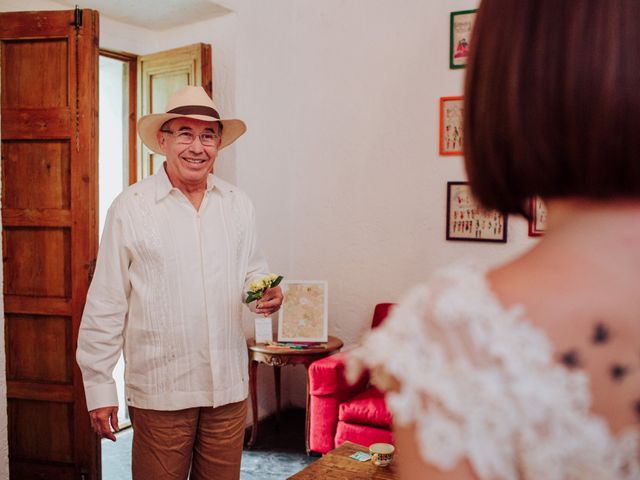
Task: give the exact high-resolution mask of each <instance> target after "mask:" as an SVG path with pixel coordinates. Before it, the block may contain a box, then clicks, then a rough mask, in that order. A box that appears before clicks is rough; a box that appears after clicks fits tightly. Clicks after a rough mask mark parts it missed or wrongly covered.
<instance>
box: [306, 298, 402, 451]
mask: <svg viewBox="0 0 640 480" xmlns="http://www.w3.org/2000/svg"><path fill="white" fill-rule="evenodd" d="M392 306H393V304H392V303H379V304H378V305H376V308H375V310H374V312H373V319H372V321H371V328H375V327H377V326H378V325H380V323H382V321H383V320H384V319H385V318H386V316H387V315H388V314H389V309H390V308H391V307H392ZM347 355H348V353H339V354H337V355H332V356H330V357H326V358H323V359H321V360H318V361H316V362H313V363H312V364H311V365H310V366H309V407H308V408H309V412H308V414H309V439H308V440H309V443H308V445H309V450H310V451H313V452H317V453H322V454H324V453H327V452H328V451H329V450H333V449H334V448H335V447H337V446H339V445H341V444H342V443H343V442H345V441H347V440H349V441H351V442H354V443H359V444H361V445H365V446H368V445H371V444H372V443H376V442H385V443H393V436H392V433H391V420H392V419H391V413H390V412H389V410H388V409H387V406H386V404H385V401H384V395H383V394H382V392H380V391H379V390H378V389H377V388H375V387H373V386H371V385H370V384H369V374H368V373H364V374H363V375H362V376H361V377H360V379H359V380H358V381H357V382H356V383H355V384H354V385H350V384H349V382H347V380H346V378H345V359H346V357H347Z"/></svg>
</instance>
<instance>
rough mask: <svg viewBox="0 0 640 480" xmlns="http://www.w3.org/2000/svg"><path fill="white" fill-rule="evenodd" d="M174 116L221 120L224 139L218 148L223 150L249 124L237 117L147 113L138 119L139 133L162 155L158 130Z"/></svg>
mask: <svg viewBox="0 0 640 480" xmlns="http://www.w3.org/2000/svg"><path fill="white" fill-rule="evenodd" d="M174 118H193V119H194V120H202V121H203V122H220V123H221V124H222V140H221V141H220V146H219V147H218V150H222V149H223V148H224V147H227V146H229V145H231V144H232V143H233V142H235V141H236V140H237V139H238V137H240V136H241V135H242V134H243V133H244V132H246V131H247V126H246V125H245V123H244V122H243V121H242V120H238V119H236V118H230V119H221V120H219V119H217V118H213V117H209V116H207V115H181V114H178V113H152V114H150V115H145V116H144V117H142V118H140V120H138V134H139V135H140V139H141V140H142V143H144V144H145V146H146V147H147V148H148V149H149V150H151V151H153V152H155V153H158V154H160V155H164V154H165V153H164V152H163V151H162V148H161V146H160V143H159V142H158V132H159V131H160V127H162V125H164V124H165V123H166V122H168V121H169V120H172V119H174Z"/></svg>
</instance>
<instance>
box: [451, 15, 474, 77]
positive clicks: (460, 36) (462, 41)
mask: <svg viewBox="0 0 640 480" xmlns="http://www.w3.org/2000/svg"><path fill="white" fill-rule="evenodd" d="M476 12H477V10H460V11H458V12H451V18H450V26H449V68H451V69H456V68H465V67H466V66H467V57H468V56H469V42H470V40H471V31H472V30H473V24H474V22H475V19H476Z"/></svg>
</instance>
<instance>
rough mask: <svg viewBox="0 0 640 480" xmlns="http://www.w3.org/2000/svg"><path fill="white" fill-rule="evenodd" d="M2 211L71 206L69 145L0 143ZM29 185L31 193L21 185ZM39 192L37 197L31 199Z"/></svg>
mask: <svg viewBox="0 0 640 480" xmlns="http://www.w3.org/2000/svg"><path fill="white" fill-rule="evenodd" d="M2 158H3V159H4V161H3V163H2V176H3V178H5V179H6V178H10V179H12V181H10V182H6V181H5V182H4V185H5V186H6V187H5V190H4V192H3V197H4V198H3V206H4V207H5V208H21V209H33V208H40V209H42V208H53V209H64V210H68V209H69V207H70V205H71V165H70V146H69V142H68V141H61V140H60V141H56V140H48V141H47V140H45V141H29V140H18V141H15V140H14V141H5V142H3V143H2ZM25 183H29V184H30V185H31V189H29V190H27V189H25V188H23V186H22V185H24V184H25ZM33 192H38V195H33Z"/></svg>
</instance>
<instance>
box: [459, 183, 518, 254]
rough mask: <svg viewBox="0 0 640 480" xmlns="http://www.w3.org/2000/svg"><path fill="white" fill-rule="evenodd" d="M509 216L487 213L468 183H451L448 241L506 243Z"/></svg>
mask: <svg viewBox="0 0 640 480" xmlns="http://www.w3.org/2000/svg"><path fill="white" fill-rule="evenodd" d="M507 220H508V217H507V216H506V215H503V214H502V213H500V212H498V211H495V210H484V209H483V208H482V207H480V206H479V205H478V203H477V202H476V200H475V199H474V198H473V195H472V194H471V188H470V187H469V184H468V183H467V182H447V240H474V241H479V242H502V243H504V242H506V241H507Z"/></svg>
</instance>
